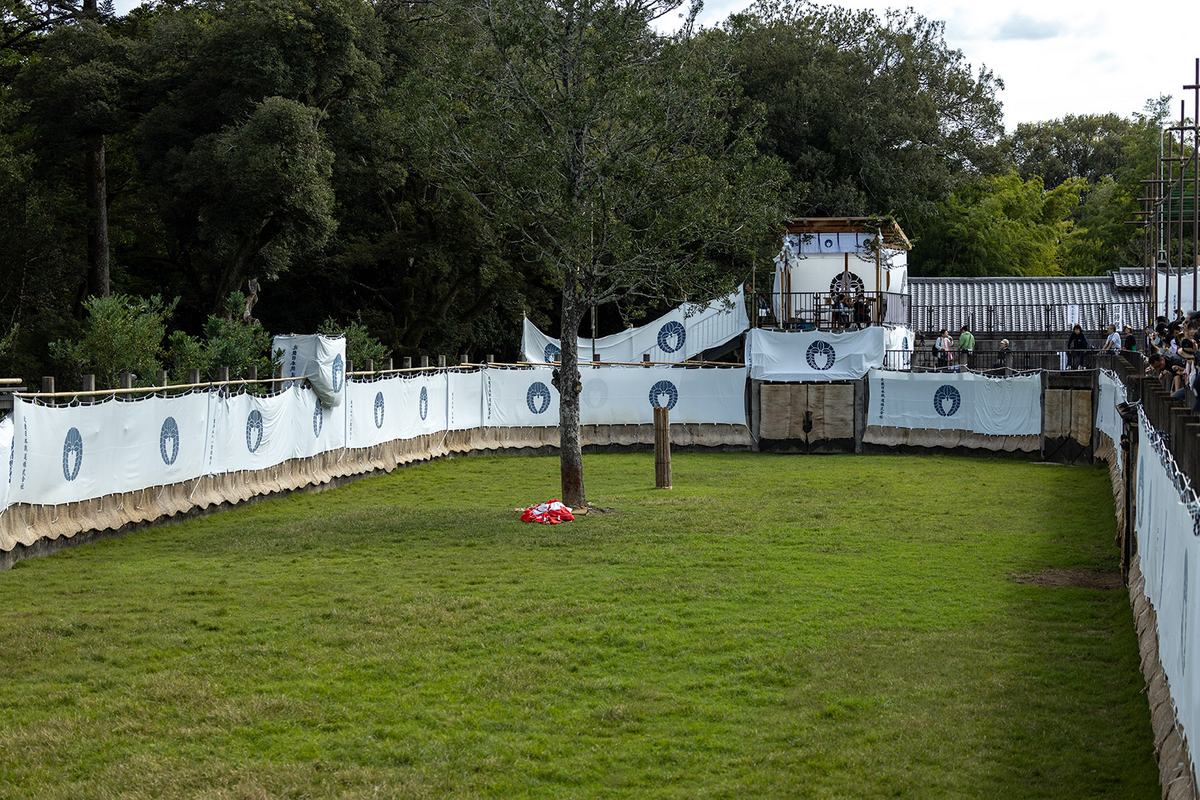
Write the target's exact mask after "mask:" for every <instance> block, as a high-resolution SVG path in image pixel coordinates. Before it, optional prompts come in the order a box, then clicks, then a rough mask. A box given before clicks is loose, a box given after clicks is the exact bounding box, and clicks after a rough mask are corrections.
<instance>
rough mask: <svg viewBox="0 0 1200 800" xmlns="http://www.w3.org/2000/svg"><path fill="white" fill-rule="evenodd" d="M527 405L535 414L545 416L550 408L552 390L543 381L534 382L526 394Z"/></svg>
mask: <svg viewBox="0 0 1200 800" xmlns="http://www.w3.org/2000/svg"><path fill="white" fill-rule="evenodd" d="M525 405H527V406H529V410H530V411H532V412H533V413H534V414H545V413H546V410H547V409H549V408H550V389H549V387H547V386H546V384H544V383H542V382H541V381H534V383H533V385H532V386H530V387H529V391H528V392H526V393H525Z"/></svg>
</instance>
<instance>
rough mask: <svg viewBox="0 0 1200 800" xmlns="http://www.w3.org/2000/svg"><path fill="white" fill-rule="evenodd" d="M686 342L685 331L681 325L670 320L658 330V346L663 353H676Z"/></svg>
mask: <svg viewBox="0 0 1200 800" xmlns="http://www.w3.org/2000/svg"><path fill="white" fill-rule="evenodd" d="M686 341H687V330H686V329H685V328H684V327H683V325H682V324H680V323H678V322H675V321H674V320H672V321H671V322H668V323H667V324H666V325H663V326H662V327H661V328H659V329H658V346H659V349H661V350H662V351H663V352H664V353H676V352H678V351H680V350H682V349H683V343H684V342H686Z"/></svg>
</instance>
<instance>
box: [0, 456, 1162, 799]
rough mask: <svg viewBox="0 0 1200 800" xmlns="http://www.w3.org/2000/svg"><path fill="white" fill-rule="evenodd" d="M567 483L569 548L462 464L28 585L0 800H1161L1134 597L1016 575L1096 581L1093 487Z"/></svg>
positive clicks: (13, 607) (876, 471) (532, 467)
mask: <svg viewBox="0 0 1200 800" xmlns="http://www.w3.org/2000/svg"><path fill="white" fill-rule="evenodd" d="M587 461H588V470H589V475H590V476H591V491H592V494H593V496H594V498H595V499H596V500H597V501H598V502H599V504H600V505H603V506H608V507H610V508H611V509H612V510H611V511H610V512H609V513H606V514H595V515H590V516H588V517H587V518H585V519H582V520H579V521H577V522H574V523H568V524H565V525H556V526H538V525H532V524H525V523H520V522H518V521H517V520H518V514H517V513H516V512H514V511H513V510H512V509H514V508H517V507H519V506H522V505H525V504H528V503H532V502H536V501H539V500H545V499H548V496H547V494H546V492H548V491H549V490H550V489H551V488H552V487H554V486H555V485H556V484H557V475H556V472H557V462H556V459H554V458H550V457H538V458H496V457H480V458H469V459H457V460H453V461H442V462H439V463H434V464H426V465H421V466H416V467H413V468H409V469H402V470H398V471H396V472H395V473H393V474H392V475H390V476H386V477H380V478H373V479H369V480H365V481H362V482H360V483H357V484H355V485H353V486H350V487H345V488H342V489H339V490H336V491H334V492H329V493H324V494H321V495H315V496H314V495H293V496H291V497H288V498H285V499H279V500H273V501H269V502H267V503H264V504H261V505H257V506H253V507H249V508H237V509H234V510H230V511H227V512H222V513H221V514H219V515H216V516H213V517H210V518H208V519H204V520H196V521H191V522H187V523H185V524H182V525H174V526H167V527H161V528H157V529H154V530H149V531H141V532H138V533H135V534H132V535H130V536H127V537H124V538H122V539H116V540H108V541H104V542H99V543H95V544H90V545H86V546H84V547H82V548H79V549H75V550H68V551H65V552H62V553H60V554H58V555H55V556H53V557H50V558H45V559H39V560H35V561H25V562H20V563H18V564H17V566H16V568H15V569H14V570H13V571H12V572H9V573H4V574H0V603H2V604H3V607H4V608H5V614H4V615H3V617H2V618H0V665H2V666H3V671H4V675H5V690H4V692H3V693H0V709H2V711H3V713H0V748H2V749H3V751H4V753H5V754H6V758H5V760H4V766H3V768H0V796H4V797H40V798H67V797H107V796H118V795H122V796H134V797H141V796H146V797H151V796H153V797H188V798H190V797H207V796H212V797H222V796H234V797H330V796H338V797H372V796H377V797H482V796H487V797H526V796H530V797H532V796H539V797H546V796H553V797H581V798H582V797H588V798H591V797H631V798H642V797H681V798H683V797H686V798H693V797H714V796H716V797H848V796H853V797H864V798H865V797H897V796H899V797H1014V798H1016V797H1019V798H1062V797H1088V798H1099V797H1114V798H1115V797H1146V798H1150V797H1159V788H1158V772H1157V769H1156V767H1155V763H1154V740H1153V735H1152V733H1151V729H1150V715H1149V709H1148V707H1147V704H1146V697H1145V695H1144V694H1143V693H1142V687H1143V681H1142V678H1141V675H1140V673H1139V671H1138V666H1139V659H1138V651H1137V641H1136V637H1135V634H1134V626H1133V620H1132V618H1131V612H1130V608H1129V600H1128V595H1127V594H1126V593H1125V592H1124V591H1123V590H1121V589H1120V588H1113V589H1089V588H1079V587H1074V586H1057V587H1055V586H1050V585H1037V583H1035V582H1033V581H1032V580H1031V576H1034V575H1037V574H1038V573H1041V572H1042V571H1043V570H1047V569H1063V570H1096V571H1101V572H1107V573H1110V574H1115V573H1116V571H1117V559H1118V553H1117V551H1116V548H1115V547H1114V545H1113V539H1112V529H1113V508H1112V500H1111V494H1110V491H1109V484H1108V474H1107V472H1106V471H1105V470H1103V469H1093V468H1086V467H1083V468H1067V467H1060V466H1043V465H1036V464H1031V463H1028V462H1025V461H1020V460H1007V459H998V460H986V459H956V458H934V457H898V456H878V457H821V458H804V457H795V456H785V457H772V456H764V455H758V454H749V453H740V454H680V453H677V454H676V456H675V458H674V482H675V487H676V488H675V489H673V490H671V491H656V490H654V489H653V488H651V487H652V486H653V484H654V464H653V456H652V455H650V454H648V453H642V454H623V455H618V454H612V455H596V456H588V457H587ZM964 474H969V475H970V476H971V478H970V480H969V481H966V482H963V481H961V476H962V475H964ZM946 486H956V487H959V488H958V489H957V490H956V491H955V493H954V501H953V502H945V494H946V492H945V487H946ZM1031 487H1036V488H1031ZM934 506H936V508H937V513H936V514H934V515H930V513H929V510H930V508H931V507H934ZM1117 583H1118V584H1119V579H1118V580H1117Z"/></svg>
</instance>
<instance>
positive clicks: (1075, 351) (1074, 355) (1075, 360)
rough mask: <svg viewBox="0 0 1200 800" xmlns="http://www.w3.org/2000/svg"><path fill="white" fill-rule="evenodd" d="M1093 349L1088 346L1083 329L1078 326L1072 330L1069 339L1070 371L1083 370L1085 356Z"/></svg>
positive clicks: (1068, 361)
mask: <svg viewBox="0 0 1200 800" xmlns="http://www.w3.org/2000/svg"><path fill="white" fill-rule="evenodd" d="M1090 349H1091V345H1089V344H1088V340H1087V337H1086V336H1084V335H1083V328H1082V327H1080V326H1079V325H1076V326H1075V327H1074V328H1072V329H1071V335H1070V336H1068V337H1067V368H1068V369H1083V358H1084V354H1086V353H1087V351H1088V350H1090Z"/></svg>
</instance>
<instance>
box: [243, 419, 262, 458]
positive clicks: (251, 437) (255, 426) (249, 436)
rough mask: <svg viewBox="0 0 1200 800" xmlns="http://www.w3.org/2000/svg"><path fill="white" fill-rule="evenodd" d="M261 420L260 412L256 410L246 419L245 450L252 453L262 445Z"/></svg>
mask: <svg viewBox="0 0 1200 800" xmlns="http://www.w3.org/2000/svg"><path fill="white" fill-rule="evenodd" d="M262 440H263V419H262V412H261V411H259V410H258V409H257V408H256V409H254V410H253V411H251V412H250V416H248V417H246V449H247V450H249V451H250V452H251V453H253V452H254V451H255V450H257V449H258V447H259V445H261V444H262Z"/></svg>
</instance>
